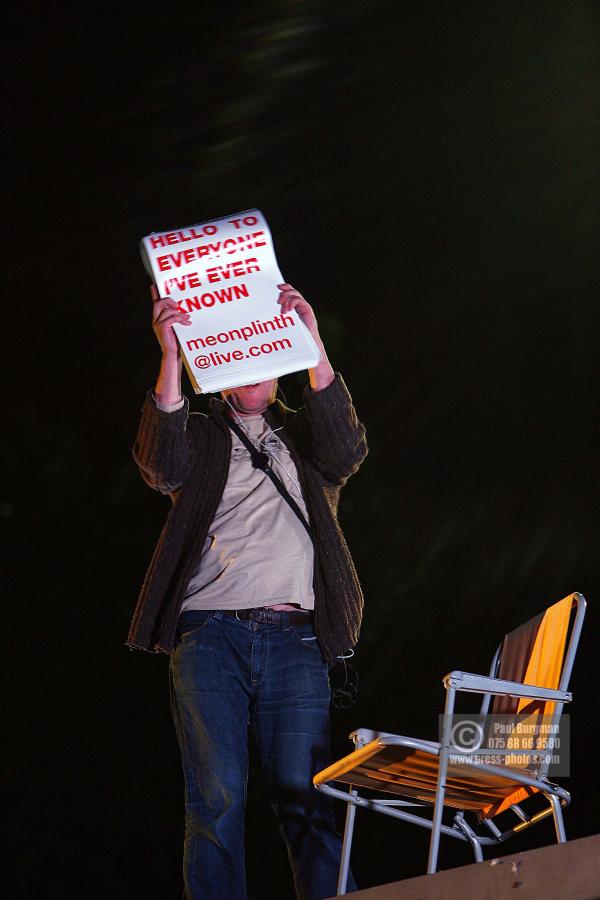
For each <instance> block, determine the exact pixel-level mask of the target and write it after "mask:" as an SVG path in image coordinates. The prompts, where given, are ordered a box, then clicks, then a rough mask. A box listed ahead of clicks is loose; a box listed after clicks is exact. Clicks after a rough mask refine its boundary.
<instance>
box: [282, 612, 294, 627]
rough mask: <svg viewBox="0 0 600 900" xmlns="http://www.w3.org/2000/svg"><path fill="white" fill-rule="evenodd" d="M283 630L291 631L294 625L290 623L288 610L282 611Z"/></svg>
mask: <svg viewBox="0 0 600 900" xmlns="http://www.w3.org/2000/svg"><path fill="white" fill-rule="evenodd" d="M281 630H282V631H291V630H292V626H291V625H290V614H289V613H288V612H287V611H286V610H282V611H281Z"/></svg>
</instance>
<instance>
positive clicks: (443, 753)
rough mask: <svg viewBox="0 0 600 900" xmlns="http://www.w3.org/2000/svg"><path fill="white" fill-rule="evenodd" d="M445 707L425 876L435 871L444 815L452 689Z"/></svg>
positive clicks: (452, 700)
mask: <svg viewBox="0 0 600 900" xmlns="http://www.w3.org/2000/svg"><path fill="white" fill-rule="evenodd" d="M446 690H447V692H446V707H445V709H444V727H443V734H442V740H441V742H440V754H439V757H438V760H439V761H438V781H437V788H436V791H435V806H434V808H433V821H432V823H431V840H430V842H429V859H428V860H427V874H428V875H432V874H433V873H434V872H435V871H436V869H437V859H438V852H439V848H440V831H441V826H442V816H443V813H444V795H445V793H446V775H447V773H448V755H449V752H450V728H451V716H452V713H453V712H454V695H455V691H454V688H452V687H449V688H447V689H446Z"/></svg>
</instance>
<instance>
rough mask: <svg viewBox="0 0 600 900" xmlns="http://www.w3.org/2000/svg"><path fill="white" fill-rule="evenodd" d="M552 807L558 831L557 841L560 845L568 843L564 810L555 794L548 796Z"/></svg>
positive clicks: (555, 826)
mask: <svg viewBox="0 0 600 900" xmlns="http://www.w3.org/2000/svg"><path fill="white" fill-rule="evenodd" d="M546 797H547V798H548V800H549V801H550V805H551V807H552V815H553V817H554V828H555V829H556V840H557V841H558V843H559V844H564V843H566V840H567V832H566V831H565V823H564V821H563V814H562V808H561V805H560V800H559V799H558V797H555V796H554V794H546Z"/></svg>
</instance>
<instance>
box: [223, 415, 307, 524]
mask: <svg viewBox="0 0 600 900" xmlns="http://www.w3.org/2000/svg"><path fill="white" fill-rule="evenodd" d="M225 419H226V420H227V424H228V425H229V427H230V428H231V430H232V431H233V432H234V433H235V434H237V436H238V437H239V439H240V441H241V442H242V444H243V445H244V447H245V448H246V450H248V452H249V453H250V458H251V460H252V465H253V466H254V468H255V469H260V470H261V471H262V472H264V473H265V475H267V476H268V477H269V478H270V479H271V481H272V482H273V485H274V486H275V488H276V490H277V491H278V492H279V493H280V494H281V496H282V497H283V499H284V500H285V502H286V503H287V504H288V505H289V506H290V507H291V509H293V511H294V512H295V513H296V515H297V516H298V518H299V519H300V521H301V522H302V524H303V525H304V527H305V528H306V531H307V532H308V536H309V537H310V539H311V540H312V530H311V527H310V525H309V524H308V522H307V521H306V519H305V518H304V515H303V513H302V510H301V509H300V507H299V506H298V504H297V503H296V501H295V500H294V498H293V497H292V495H291V494H290V492H289V491H288V489H287V488H286V486H285V485H284V484H283V482H282V481H281V479H280V478H279V477H278V476H277V475H276V473H275V472H274V471H273V469H272V467H271V466H270V464H269V456H268V454H267V453H265V452H264V450H259V449H258V447H256V446H255V445H254V444H253V443H252V441H251V440H250V438H249V437H248V435H247V434H246V433H245V432H244V431H243V430H242V429H241V428H240V426H239V425H238V423H237V422H234V420H233V419H232V418H230V416H225Z"/></svg>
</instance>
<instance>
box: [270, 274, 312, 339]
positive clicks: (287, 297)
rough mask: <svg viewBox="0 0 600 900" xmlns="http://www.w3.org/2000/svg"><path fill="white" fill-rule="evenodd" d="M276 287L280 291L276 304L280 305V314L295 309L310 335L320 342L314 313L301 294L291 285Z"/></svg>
mask: <svg viewBox="0 0 600 900" xmlns="http://www.w3.org/2000/svg"><path fill="white" fill-rule="evenodd" d="M277 287H278V288H279V290H280V291H281V293H280V295H279V299H278V300H277V302H278V303H279V304H280V305H281V312H282V313H287V312H291V310H292V309H295V310H296V312H297V313H298V315H299V316H300V318H301V319H302V321H303V322H304V324H305V325H306V327H307V328H308V330H309V331H310V333H311V335H312V336H313V338H314V339H315V340H316V341H320V337H319V326H318V324H317V317H316V316H315V311H314V309H313V308H312V306H311V305H310V303H309V302H308V300H305V299H304V297H303V296H302V294H301V293H300V292H299V291H297V290H296V288H294V287H292V285H291V284H278V285H277Z"/></svg>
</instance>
